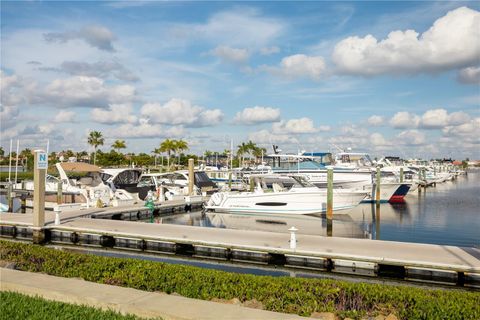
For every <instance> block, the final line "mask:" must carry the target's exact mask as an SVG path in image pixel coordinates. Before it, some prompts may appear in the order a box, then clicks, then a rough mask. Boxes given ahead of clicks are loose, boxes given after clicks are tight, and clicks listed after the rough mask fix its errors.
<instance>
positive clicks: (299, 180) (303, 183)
mask: <svg viewBox="0 0 480 320" xmlns="http://www.w3.org/2000/svg"><path fill="white" fill-rule="evenodd" d="M291 178H292V179H293V180H294V181H295V183H294V184H293V187H296V188H312V187H315V185H314V184H312V183H311V182H309V181H308V180H307V179H306V178H305V177H302V176H291Z"/></svg>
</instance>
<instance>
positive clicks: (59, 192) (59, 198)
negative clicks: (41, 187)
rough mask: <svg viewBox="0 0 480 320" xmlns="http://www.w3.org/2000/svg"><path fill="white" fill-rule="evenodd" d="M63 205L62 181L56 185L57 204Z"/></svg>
mask: <svg viewBox="0 0 480 320" xmlns="http://www.w3.org/2000/svg"><path fill="white" fill-rule="evenodd" d="M62 203H63V190H62V181H58V183H57V204H62Z"/></svg>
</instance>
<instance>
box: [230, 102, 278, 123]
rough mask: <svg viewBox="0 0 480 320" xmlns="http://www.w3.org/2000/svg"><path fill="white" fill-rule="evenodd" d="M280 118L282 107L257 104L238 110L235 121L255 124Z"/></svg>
mask: <svg viewBox="0 0 480 320" xmlns="http://www.w3.org/2000/svg"><path fill="white" fill-rule="evenodd" d="M279 120H280V109H278V108H270V107H260V106H255V107H252V108H245V109H243V110H242V111H240V112H237V114H236V115H235V118H234V119H233V121H234V122H235V123H238V124H247V125H253V124H257V123H265V122H276V121H279Z"/></svg>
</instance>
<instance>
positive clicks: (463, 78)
mask: <svg viewBox="0 0 480 320" xmlns="http://www.w3.org/2000/svg"><path fill="white" fill-rule="evenodd" d="M457 79H458V81H460V82H461V83H465V84H477V85H478V84H480V67H468V68H464V69H462V70H460V71H459V72H458V76H457Z"/></svg>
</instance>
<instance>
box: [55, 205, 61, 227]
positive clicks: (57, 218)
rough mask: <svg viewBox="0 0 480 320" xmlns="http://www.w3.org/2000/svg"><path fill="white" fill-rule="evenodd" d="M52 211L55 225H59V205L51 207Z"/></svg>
mask: <svg viewBox="0 0 480 320" xmlns="http://www.w3.org/2000/svg"><path fill="white" fill-rule="evenodd" d="M53 211H55V225H56V226H59V225H60V212H61V211H60V207H59V206H56V207H55V208H53Z"/></svg>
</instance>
